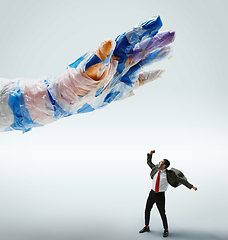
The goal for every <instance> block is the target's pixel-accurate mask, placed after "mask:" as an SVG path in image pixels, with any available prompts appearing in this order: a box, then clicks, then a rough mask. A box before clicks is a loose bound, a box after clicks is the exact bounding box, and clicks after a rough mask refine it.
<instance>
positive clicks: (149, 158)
mask: <svg viewBox="0 0 228 240" xmlns="http://www.w3.org/2000/svg"><path fill="white" fill-rule="evenodd" d="M152 155H153V154H150V153H147V164H148V165H149V167H150V168H151V169H152V168H153V167H155V165H154V164H153V163H152Z"/></svg>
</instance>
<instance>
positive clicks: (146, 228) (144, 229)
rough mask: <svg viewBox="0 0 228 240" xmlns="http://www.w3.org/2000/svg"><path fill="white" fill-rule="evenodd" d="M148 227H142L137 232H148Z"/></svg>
mask: <svg viewBox="0 0 228 240" xmlns="http://www.w3.org/2000/svg"><path fill="white" fill-rule="evenodd" d="M149 231H150V228H149V227H144V228H143V229H142V230H140V231H139V233H144V232H149Z"/></svg>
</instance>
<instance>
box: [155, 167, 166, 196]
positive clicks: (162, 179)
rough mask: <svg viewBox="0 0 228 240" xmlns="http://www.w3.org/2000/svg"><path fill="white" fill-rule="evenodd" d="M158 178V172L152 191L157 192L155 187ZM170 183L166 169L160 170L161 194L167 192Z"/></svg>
mask: <svg viewBox="0 0 228 240" xmlns="http://www.w3.org/2000/svg"><path fill="white" fill-rule="evenodd" d="M157 177H158V172H157V173H156V174H155V176H154V178H153V182H152V189H153V190H154V191H155V185H156V181H157ZM168 186H169V184H168V181H167V177H166V169H164V170H160V182H159V192H165V191H166V190H167V189H168Z"/></svg>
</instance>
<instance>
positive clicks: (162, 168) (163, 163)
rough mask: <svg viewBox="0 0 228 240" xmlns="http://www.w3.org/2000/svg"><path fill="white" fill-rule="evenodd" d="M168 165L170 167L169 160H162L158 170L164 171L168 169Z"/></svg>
mask: <svg viewBox="0 0 228 240" xmlns="http://www.w3.org/2000/svg"><path fill="white" fill-rule="evenodd" d="M169 165H170V162H169V160H167V159H163V160H162V161H160V162H159V164H158V168H159V169H160V170H164V169H166V168H168V167H169Z"/></svg>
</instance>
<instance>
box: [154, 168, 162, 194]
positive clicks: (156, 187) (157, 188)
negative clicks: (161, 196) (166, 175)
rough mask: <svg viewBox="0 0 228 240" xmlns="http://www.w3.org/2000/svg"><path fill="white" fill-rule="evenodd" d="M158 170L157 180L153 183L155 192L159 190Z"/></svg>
mask: <svg viewBox="0 0 228 240" xmlns="http://www.w3.org/2000/svg"><path fill="white" fill-rule="evenodd" d="M160 172H161V171H159V172H158V176H157V180H156V184H155V192H156V193H158V192H159V182H160Z"/></svg>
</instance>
